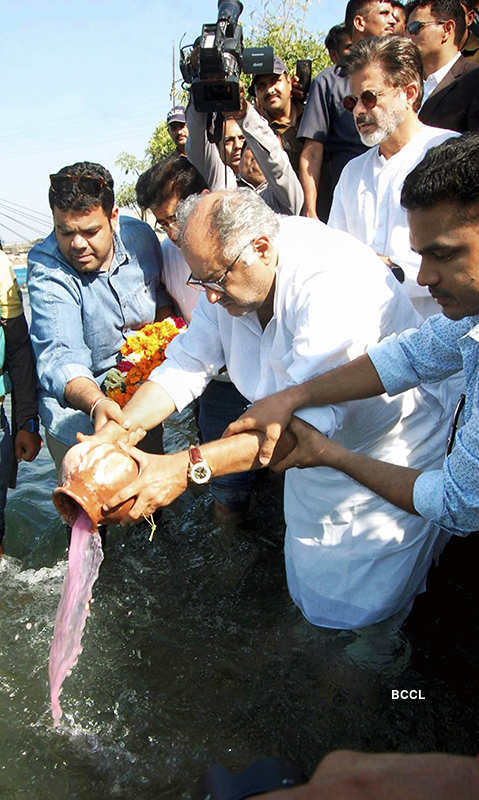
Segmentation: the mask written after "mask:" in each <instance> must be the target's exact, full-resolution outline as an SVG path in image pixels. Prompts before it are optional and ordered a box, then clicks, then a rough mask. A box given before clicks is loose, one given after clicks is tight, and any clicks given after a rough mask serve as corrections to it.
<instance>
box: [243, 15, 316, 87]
mask: <svg viewBox="0 0 479 800" xmlns="http://www.w3.org/2000/svg"><path fill="white" fill-rule="evenodd" d="M310 5H311V0H278V1H277V2H276V3H272V2H271V0H262V4H261V8H260V9H259V10H258V9H256V10H254V11H253V12H252V13H251V14H250V19H251V24H250V28H249V32H248V33H247V34H246V36H245V44H246V46H247V47H252V46H260V47H265V46H270V47H272V48H273V50H274V52H275V54H276V55H278V56H279V57H280V58H281V59H282V60H283V61H284V63H285V64H286V66H287V67H288V70H289V72H290V73H291V74H292V75H294V73H295V68H296V61H297V60H298V59H299V58H310V59H311V60H312V62H313V64H312V73H313V76H314V75H316V74H317V73H318V72H320V70H322V69H324V68H325V67H328V66H330V64H331V60H330V58H329V55H328V51H327V50H326V48H325V46H324V44H322V43H321V38H322V36H323V34H322V33H321V32H319V31H318V32H317V33H316V34H314V33H311V32H310V31H308V30H307V29H306V22H305V20H306V13H307V11H308V9H309V6H310ZM250 80H251V78H249V80H247V81H246V82H247V83H249V82H250Z"/></svg>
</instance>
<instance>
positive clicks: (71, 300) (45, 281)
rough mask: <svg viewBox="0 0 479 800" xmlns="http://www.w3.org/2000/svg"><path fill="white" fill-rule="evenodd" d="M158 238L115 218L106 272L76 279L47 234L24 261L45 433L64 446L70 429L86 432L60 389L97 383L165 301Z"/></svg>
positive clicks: (71, 438)
mask: <svg viewBox="0 0 479 800" xmlns="http://www.w3.org/2000/svg"><path fill="white" fill-rule="evenodd" d="M161 267H162V257H161V248H160V246H159V242H158V239H157V238H156V235H155V233H154V232H153V230H152V229H151V228H150V227H149V225H147V224H146V223H144V222H141V221H140V220H137V219H134V218H133V217H120V225H119V228H118V231H117V232H115V233H114V255H113V261H112V263H111V266H110V269H109V270H108V272H106V271H105V272H93V273H79V272H77V271H76V270H75V269H74V268H73V267H72V266H71V265H70V264H69V263H68V261H66V259H65V258H64V257H63V256H62V254H61V253H60V251H59V249H58V245H57V241H56V238H55V233H54V232H52V233H51V234H50V235H49V236H48V237H47V238H46V239H45V240H44V241H43V242H40V243H39V244H37V245H35V246H34V247H33V248H32V249H31V250H30V253H29V255H28V273H27V283H28V290H29V294H30V304H31V309H32V323H31V329H30V335H31V340H32V345H33V350H34V353H35V357H36V362H37V375H38V381H39V384H40V391H39V411H40V416H41V419H42V422H43V424H44V425H45V428H46V429H47V430H48V431H49V433H50V434H51V435H52V436H54V437H55V438H57V439H59V440H60V441H62V442H64V443H65V444H74V443H75V441H76V439H75V434H76V432H77V431H82V432H84V433H91V432H92V428H91V425H90V421H89V419H88V415H87V414H84V413H83V412H82V411H75V410H73V409H71V408H67V407H66V404H65V399H64V391H65V386H66V384H67V383H68V382H69V381H71V380H72V379H73V378H78V377H86V378H92V379H94V380H96V382H97V383H98V385H101V383H102V381H103V379H104V377H105V374H106V373H107V371H108V370H109V369H110V368H111V367H113V366H115V364H116V363H117V357H118V354H119V351H120V348H121V346H122V344H123V343H124V341H125V339H126V337H127V336H128V335H129V334H130V333H131V332H132V331H135V330H139V329H140V328H142V327H143V325H146V323H148V322H154V321H155V316H156V310H157V308H159V307H160V306H162V305H167V304H168V302H169V299H168V296H167V295H166V293H165V291H164V289H163V287H162V284H161Z"/></svg>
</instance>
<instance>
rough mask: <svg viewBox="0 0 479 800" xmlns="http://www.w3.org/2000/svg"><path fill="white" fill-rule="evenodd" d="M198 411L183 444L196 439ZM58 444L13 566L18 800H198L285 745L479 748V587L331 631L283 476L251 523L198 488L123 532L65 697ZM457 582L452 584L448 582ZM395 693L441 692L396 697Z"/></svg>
mask: <svg viewBox="0 0 479 800" xmlns="http://www.w3.org/2000/svg"><path fill="white" fill-rule="evenodd" d="M193 428H194V423H193V421H192V418H191V415H190V414H189V412H185V413H184V414H183V415H181V417H180V418H178V417H177V418H175V419H173V420H172V421H171V422H169V423H168V426H167V436H166V442H167V446H168V447H169V448H170V449H177V448H179V447H184V446H185V445H186V444H187V443H188V442H189V441H190V439H191V438H192V437H194V430H193ZM55 483H56V481H55V475H54V471H53V467H52V464H51V461H50V459H49V456H48V453H47V452H46V450H44V451H42V454H41V455H40V457H39V458H38V459H37V461H36V462H35V463H34V464H33V465H31V466H28V467H25V466H23V465H22V467H21V470H20V473H19V486H18V488H17V489H16V490H15V491H12V492H11V493H10V502H9V506H8V512H7V526H8V533H7V537H6V550H7V553H8V555H7V557H6V558H5V559H3V561H2V562H0V582H1V592H0V720H1V739H2V748H1V750H2V759H1V768H0V797H1V798H2V800H24V799H25V798H28V799H30V798H35V799H36V800H44V799H45V800H57V799H58V800H64V799H65V798H67V797H68V798H79V799H81V800H83V799H84V800H91V798H92V797H99V798H108V797H112V798H124V800H170V799H171V800H190V798H192V797H193V791H194V788H195V785H196V782H197V780H198V779H199V777H200V776H201V775H202V774H203V773H204V772H205V770H206V769H207V767H208V765H210V764H212V763H221V764H223V765H224V766H226V767H227V768H229V769H231V770H234V771H239V770H242V769H245V768H246V767H247V766H248V765H249V764H250V763H251V762H252V761H254V760H255V759H257V758H259V757H261V756H266V755H275V756H284V757H288V758H290V759H292V760H294V761H296V762H297V763H298V764H299V765H300V766H301V767H302V768H303V769H304V770H305V771H306V773H308V774H309V773H310V772H311V771H312V769H313V768H314V766H315V764H316V762H317V761H318V760H319V758H320V757H321V756H323V755H324V754H325V753H326V752H328V751H329V750H331V749H333V748H337V747H350V748H358V749H363V750H372V751H374V750H379V751H384V750H402V751H414V750H416V751H428V750H448V751H451V752H463V753H470V754H474V753H476V752H477V749H478V741H479V738H478V731H477V723H476V720H477V710H478V699H477V698H478V697H479V692H478V688H479V687H478V678H477V674H478V670H477V667H478V659H477V645H476V642H477V632H478V631H477V628H478V625H477V615H476V613H475V608H476V604H475V603H476V596H475V586H474V581H471V583H470V584H467V585H466V584H464V585H463V584H462V583H461V581H462V578H461V577H460V576H459V577H458V576H456V577H454V575H453V576H452V578H451V579H448V580H449V583H447V585H446V588H445V591H446V595H444V594H442V595H441V594H440V593H439V598H441V597H442V601H441V599H439V601H438V603H437V604H432V605H431V603H429V605H426V606H424V604H423V607H422V608H421V609H420V610H419V613H416V616H415V618H413V622H412V623H410V625H409V627H408V629H407V630H406V631H400V632H391V631H390V630H388V629H387V626H386V627H385V626H383V627H382V628H380V629H379V630H378V631H366V632H363V634H362V635H356V634H355V633H352V632H335V631H327V630H322V629H315V628H313V627H312V626H311V625H309V624H308V623H307V622H305V621H304V619H303V618H302V616H301V614H300V613H299V612H298V611H297V609H296V608H295V607H294V606H293V604H292V602H291V600H290V599H289V596H288V592H287V589H286V586H285V579H284V572H283V557H282V552H281V543H282V535H283V526H282V519H281V509H280V504H279V502H278V488H279V487H273V488H271V486H264V485H263V486H262V487H260V488H259V489H258V493H257V502H256V505H255V508H254V509H253V511H252V513H251V515H250V518H249V520H248V521H247V522H246V523H244V524H243V525H242V526H241V527H240V528H238V529H235V528H234V527H232V526H231V525H219V524H216V523H215V522H214V521H213V519H212V515H211V505H210V501H209V498H208V495H207V494H205V493H202V492H201V491H200V492H197V493H195V494H192V493H191V492H190V491H188V492H187V493H186V494H185V495H184V496H183V497H181V498H179V499H178V500H177V501H176V502H175V503H174V504H173V505H172V506H171V507H170V508H169V509H166V510H165V511H164V512H163V516H162V520H161V523H159V524H158V528H157V531H156V534H155V536H154V539H153V541H152V542H149V540H148V536H149V529H148V528H147V526H146V525H145V526H139V527H137V528H130V529H124V528H111V529H110V530H109V533H108V535H107V541H106V544H105V561H104V563H103V565H102V567H101V570H100V576H99V579H98V581H97V584H96V586H95V588H94V593H93V602H92V606H91V617H90V618H89V620H88V621H87V625H86V628H85V633H84V636H83V642H82V643H83V647H84V650H83V653H82V654H81V656H80V658H79V661H78V664H77V666H76V668H75V670H74V672H73V674H72V676H71V677H69V678H67V679H66V681H65V683H64V688H63V693H62V695H61V702H62V707H63V711H64V716H63V718H62V722H61V725H60V727H59V728H58V729H56V730H55V729H54V728H53V725H52V720H51V715H50V709H49V692H48V652H49V647H50V644H51V639H52V635H53V626H54V620H55V611H56V607H57V604H58V601H59V596H60V591H61V585H62V581H63V576H64V573H65V569H66V555H67V549H66V548H67V538H66V533H65V529H64V526H63V524H62V522H61V520H60V519H59V518H58V517H57V515H56V512H55V509H54V507H53V505H52V503H51V501H50V492H51V490H52V489H53V488H54V486H55ZM475 563H477V560H476V562H475ZM443 589H444V587H442V588H441V590H440V591H443ZM394 688H399V689H401V688H415V689H420V690H422V693H423V695H424V696H425V698H426V699H425V700H421V701H408V700H404V701H392V699H391V690H392V689H394Z"/></svg>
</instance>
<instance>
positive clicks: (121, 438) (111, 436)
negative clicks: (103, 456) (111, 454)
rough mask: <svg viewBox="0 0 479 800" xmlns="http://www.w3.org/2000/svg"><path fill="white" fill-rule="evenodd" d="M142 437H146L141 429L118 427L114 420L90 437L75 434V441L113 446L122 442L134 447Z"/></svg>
mask: <svg viewBox="0 0 479 800" xmlns="http://www.w3.org/2000/svg"><path fill="white" fill-rule="evenodd" d="M144 436H146V431H145V430H144V429H143V428H135V429H132V430H127V429H125V428H123V427H122V426H121V425H118V423H117V422H115V421H114V420H110V421H109V422H107V423H106V425H103V427H102V428H101V429H100V430H99V431H98V433H94V434H92V435H91V436H87V435H86V434H84V433H77V441H78V442H88V441H91V442H92V443H93V444H100V443H102V442H108V443H109V444H115V443H116V442H123V443H124V444H127V445H130V446H132V447H134V446H135V445H136V444H138V442H139V441H141V439H143V437H144Z"/></svg>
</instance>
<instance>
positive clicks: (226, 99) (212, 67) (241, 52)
mask: <svg viewBox="0 0 479 800" xmlns="http://www.w3.org/2000/svg"><path fill="white" fill-rule="evenodd" d="M242 11H243V4H242V3H240V2H238V0H218V20H217V22H216V23H212V24H205V25H203V27H202V31H201V36H200V37H199V39H197V40H196V42H195V44H194V45H187V46H186V47H182V48H181V50H180V69H181V74H182V76H183V80H184V81H185V83H187V84H189V85H190V86H191V94H192V97H193V103H194V106H195V108H196V110H197V111H203V112H206V113H213V112H230V111H239V110H240V108H241V97H240V88H239V79H240V74H241V71H243V72H249V73H251V74H256V75H257V74H262V73H266V74H268V73H271V72H273V48H272V47H247V48H244V47H243V29H242V26H241V24H240V23H239V22H238V19H239V16H240V14H241V12H242Z"/></svg>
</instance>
